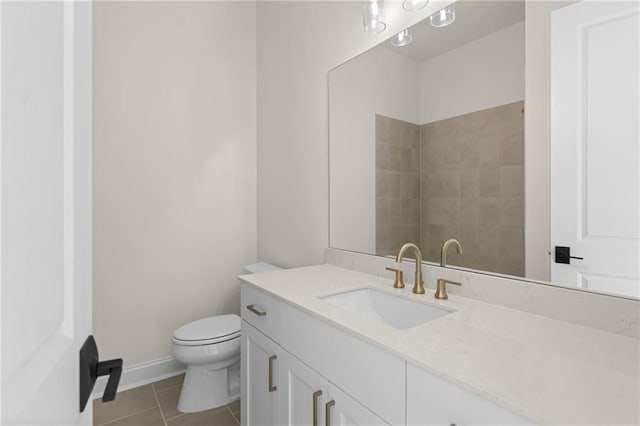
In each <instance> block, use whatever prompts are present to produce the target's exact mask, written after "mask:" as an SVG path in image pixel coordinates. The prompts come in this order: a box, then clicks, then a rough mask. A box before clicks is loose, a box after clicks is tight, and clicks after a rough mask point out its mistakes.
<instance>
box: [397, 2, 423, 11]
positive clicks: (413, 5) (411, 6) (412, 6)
mask: <svg viewBox="0 0 640 426" xmlns="http://www.w3.org/2000/svg"><path fill="white" fill-rule="evenodd" d="M428 4H429V0H404V1H403V2H402V7H403V8H404V10H408V11H410V12H415V11H416V10H420V9H422V8H423V7H425V6H426V5H428Z"/></svg>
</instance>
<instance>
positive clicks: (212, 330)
mask: <svg viewBox="0 0 640 426" xmlns="http://www.w3.org/2000/svg"><path fill="white" fill-rule="evenodd" d="M240 326H241V320H240V317H239V316H238V315H235V314H228V315H217V316H213V317H208V318H203V319H200V320H197V321H193V322H190V323H189V324H187V325H184V326H182V327H180V328H178V329H177V330H176V331H175V333H173V338H172V340H173V343H175V344H176V345H180V346H205V345H213V344H216V343H222V342H227V341H229V340H233V339H237V338H239V337H240Z"/></svg>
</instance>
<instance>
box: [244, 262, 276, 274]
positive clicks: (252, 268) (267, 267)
mask: <svg viewBox="0 0 640 426" xmlns="http://www.w3.org/2000/svg"><path fill="white" fill-rule="evenodd" d="M281 269H282V268H278V267H277V266H274V265H272V264H270V263H266V262H258V263H254V264H251V265H247V266H245V267H243V268H242V270H243V271H244V273H245V274H258V273H260V272H269V271H279V270H281Z"/></svg>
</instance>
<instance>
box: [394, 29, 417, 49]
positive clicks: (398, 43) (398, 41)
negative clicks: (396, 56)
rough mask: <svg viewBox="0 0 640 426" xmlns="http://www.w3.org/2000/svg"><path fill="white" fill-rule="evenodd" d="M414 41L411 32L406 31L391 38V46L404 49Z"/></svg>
mask: <svg viewBox="0 0 640 426" xmlns="http://www.w3.org/2000/svg"><path fill="white" fill-rule="evenodd" d="M412 41H413V37H412V36H411V34H409V30H408V29H405V30H402V31H400V32H399V33H398V34H396V35H394V36H393V37H392V38H391V45H392V46H395V47H403V46H406V45H408V44H409V43H411V42H412Z"/></svg>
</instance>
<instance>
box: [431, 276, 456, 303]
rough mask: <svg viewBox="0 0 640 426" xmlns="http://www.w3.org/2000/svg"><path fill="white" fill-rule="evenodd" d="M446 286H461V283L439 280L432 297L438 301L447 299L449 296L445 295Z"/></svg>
mask: <svg viewBox="0 0 640 426" xmlns="http://www.w3.org/2000/svg"><path fill="white" fill-rule="evenodd" d="M447 284H453V285H462V283H459V282H457V281H449V280H445V279H444V278H440V279H439V280H438V285H437V287H436V293H435V294H434V295H433V297H435V298H436V299H440V300H446V299H448V298H449V296H448V295H447Z"/></svg>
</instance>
